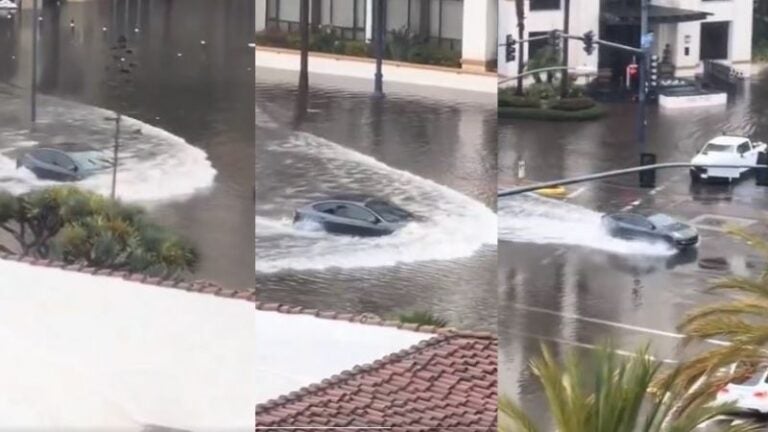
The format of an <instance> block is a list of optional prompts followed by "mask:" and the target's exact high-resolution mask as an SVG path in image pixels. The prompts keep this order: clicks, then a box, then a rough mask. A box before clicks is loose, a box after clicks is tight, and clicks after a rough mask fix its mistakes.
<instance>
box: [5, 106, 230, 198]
mask: <svg viewBox="0 0 768 432" xmlns="http://www.w3.org/2000/svg"><path fill="white" fill-rule="evenodd" d="M2 99H3V100H2V102H3V103H2V104H0V189H4V190H7V191H9V192H11V193H14V194H19V193H24V192H28V191H31V190H33V189H38V188H43V187H49V186H55V185H60V184H61V183H57V182H52V181H46V180H40V179H38V178H37V177H36V176H35V175H34V174H32V173H31V172H30V171H27V170H25V169H16V157H17V156H18V155H19V154H20V153H21V150H24V149H28V148H31V147H35V146H46V145H50V144H56V143H62V142H75V143H78V144H86V145H88V146H89V147H92V148H94V150H97V151H101V152H103V154H104V158H106V159H108V160H112V154H113V143H114V122H111V121H107V120H105V117H113V116H114V113H113V112H112V111H108V110H105V109H101V108H97V107H92V106H88V105H83V104H80V103H76V102H71V101H65V100H62V99H58V98H53V97H47V96H40V97H39V103H40V105H39V108H38V123H37V125H36V128H35V131H34V132H30V131H28V130H26V129H23V128H21V127H19V126H17V125H18V124H19V123H20V122H19V119H18V118H17V113H18V112H21V108H20V103H19V100H18V98H13V97H9V99H8V100H6V95H3V97H2ZM215 176H216V170H215V169H214V168H213V166H212V165H211V162H210V161H209V160H208V156H207V154H206V153H205V152H204V151H203V150H201V149H198V148H196V147H194V146H192V145H190V144H189V143H187V142H186V141H185V140H184V139H182V138H180V137H178V136H176V135H173V134H171V133H170V132H167V131H165V130H163V129H160V128H158V127H155V126H152V125H149V124H147V123H144V122H141V121H139V120H136V119H133V118H130V117H126V116H123V117H122V122H121V139H120V153H119V165H118V172H117V195H118V197H119V198H120V199H122V200H124V201H131V202H153V201H173V200H183V199H186V198H188V197H189V196H190V195H192V194H195V193H197V192H200V191H203V190H206V189H208V188H210V187H211V186H212V185H213V182H214V178H215ZM72 184H73V185H75V186H78V187H82V188H85V189H88V190H91V191H93V192H97V193H100V194H104V195H109V194H110V192H111V188H112V171H111V170H105V171H102V172H99V173H97V174H95V175H93V176H91V177H88V178H86V179H84V180H81V181H79V182H76V183H72Z"/></svg>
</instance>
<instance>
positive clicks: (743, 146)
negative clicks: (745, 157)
mask: <svg viewBox="0 0 768 432" xmlns="http://www.w3.org/2000/svg"><path fill="white" fill-rule="evenodd" d="M749 150H750V147H749V142H747V141H745V142H743V143H741V144H739V148H738V149H737V151H738V152H739V153H742V154H743V153H748V152H749Z"/></svg>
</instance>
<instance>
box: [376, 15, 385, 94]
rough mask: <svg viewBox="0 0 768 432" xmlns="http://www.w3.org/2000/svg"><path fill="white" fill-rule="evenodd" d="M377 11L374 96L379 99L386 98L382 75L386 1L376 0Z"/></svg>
mask: <svg viewBox="0 0 768 432" xmlns="http://www.w3.org/2000/svg"><path fill="white" fill-rule="evenodd" d="M375 1H376V9H374V17H375V19H374V23H375V24H374V25H375V28H376V35H375V36H374V37H375V38H376V75H374V84H373V96H374V97H377V98H381V97H384V84H383V82H382V81H383V75H382V73H381V66H382V59H383V57H384V33H385V32H384V10H385V9H384V1H385V0H375Z"/></svg>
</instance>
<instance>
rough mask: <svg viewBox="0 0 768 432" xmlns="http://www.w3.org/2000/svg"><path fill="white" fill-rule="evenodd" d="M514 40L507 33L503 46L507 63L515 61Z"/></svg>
mask: <svg viewBox="0 0 768 432" xmlns="http://www.w3.org/2000/svg"><path fill="white" fill-rule="evenodd" d="M516 42H517V41H515V38H513V37H512V35H511V34H508V35H507V45H506V47H505V48H506V50H507V63H509V62H513V61H515V54H516V53H517V47H516V46H515V43H516Z"/></svg>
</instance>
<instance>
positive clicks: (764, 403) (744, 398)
mask: <svg viewBox="0 0 768 432" xmlns="http://www.w3.org/2000/svg"><path fill="white" fill-rule="evenodd" d="M715 403H716V404H726V403H732V404H734V405H736V409H737V410H739V411H746V412H754V413H759V414H768V365H765V364H763V365H760V366H758V367H757V368H754V369H753V371H751V373H747V374H744V376H743V377H741V378H739V379H735V380H732V381H731V382H730V383H728V384H727V385H726V386H725V387H723V388H722V389H720V391H719V392H718V393H717V397H716V399H715Z"/></svg>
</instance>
